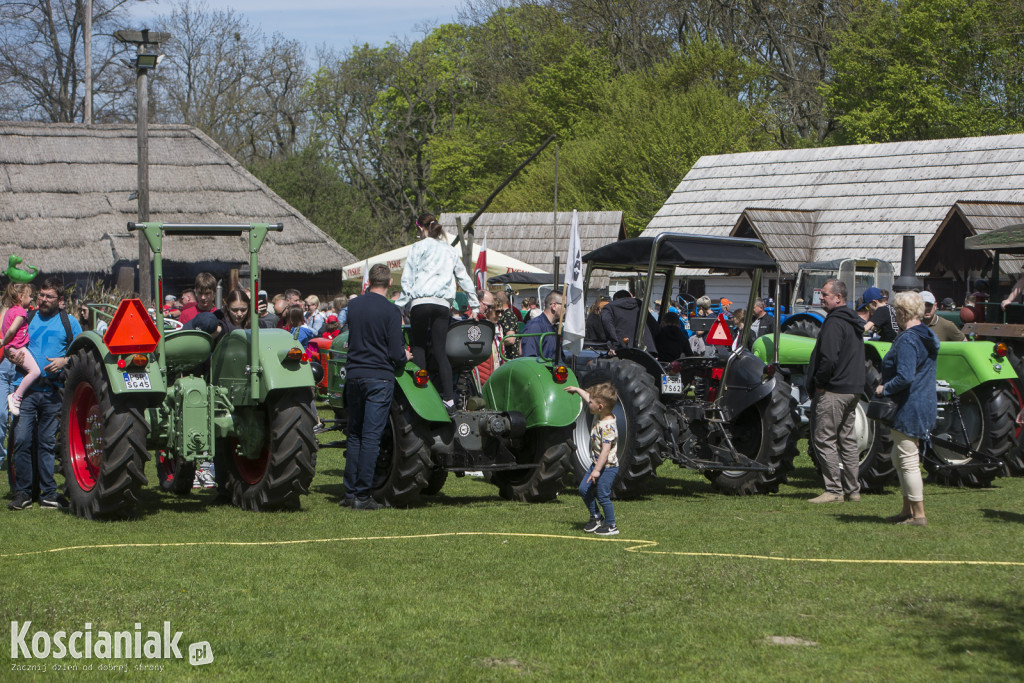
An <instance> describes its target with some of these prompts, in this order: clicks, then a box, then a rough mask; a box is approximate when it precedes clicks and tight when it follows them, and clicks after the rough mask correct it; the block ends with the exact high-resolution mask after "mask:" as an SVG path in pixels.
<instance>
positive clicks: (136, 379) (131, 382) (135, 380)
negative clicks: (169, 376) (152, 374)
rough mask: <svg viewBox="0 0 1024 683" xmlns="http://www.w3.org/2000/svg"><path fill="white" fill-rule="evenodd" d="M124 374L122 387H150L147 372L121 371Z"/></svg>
mask: <svg viewBox="0 0 1024 683" xmlns="http://www.w3.org/2000/svg"><path fill="white" fill-rule="evenodd" d="M122 374H123V375H124V387H125V389H152V388H153V385H151V384H150V383H149V375H147V374H135V373H132V372H125V373H122Z"/></svg>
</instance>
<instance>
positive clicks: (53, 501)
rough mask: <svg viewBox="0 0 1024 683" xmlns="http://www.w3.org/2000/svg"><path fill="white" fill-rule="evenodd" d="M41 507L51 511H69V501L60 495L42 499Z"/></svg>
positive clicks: (40, 501)
mask: <svg viewBox="0 0 1024 683" xmlns="http://www.w3.org/2000/svg"><path fill="white" fill-rule="evenodd" d="M39 507H41V508H43V509H49V510H67V508H68V499H67V498H65V497H64V496H62V495H60V494H59V493H58V494H57V495H55V496H54V497H53V498H40V499H39Z"/></svg>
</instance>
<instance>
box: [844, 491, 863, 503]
mask: <svg viewBox="0 0 1024 683" xmlns="http://www.w3.org/2000/svg"><path fill="white" fill-rule="evenodd" d="M846 500H847V501H849V502H851V503H859V502H860V494H859V493H856V492H854V493H847V494H846Z"/></svg>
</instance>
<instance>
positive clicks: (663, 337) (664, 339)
mask: <svg viewBox="0 0 1024 683" xmlns="http://www.w3.org/2000/svg"><path fill="white" fill-rule="evenodd" d="M654 342H655V344H657V346H658V358H660V359H661V360H662V361H673V360H675V359H677V358H679V357H680V356H689V355H690V343H689V337H687V336H686V333H685V332H683V331H682V330H681V329H680V328H678V327H676V326H675V325H663V326H662V327H659V328H658V333H657V334H656V335H654Z"/></svg>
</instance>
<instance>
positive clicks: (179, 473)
mask: <svg viewBox="0 0 1024 683" xmlns="http://www.w3.org/2000/svg"><path fill="white" fill-rule="evenodd" d="M156 478H157V480H158V481H159V482H160V490H161V491H167V492H168V493H176V494H178V495H179V496H184V495H185V494H188V493H191V492H192V483H193V482H194V481H195V479H196V463H195V461H192V462H185V461H184V460H176V459H175V458H170V457H168V456H167V454H166V453H159V454H157V456H156Z"/></svg>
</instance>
